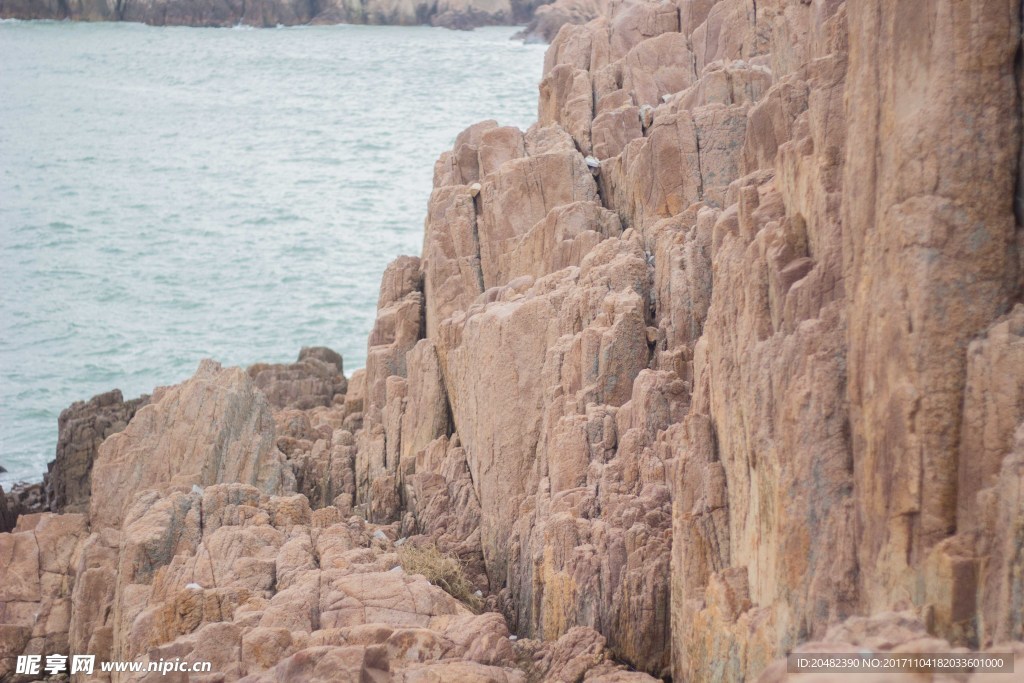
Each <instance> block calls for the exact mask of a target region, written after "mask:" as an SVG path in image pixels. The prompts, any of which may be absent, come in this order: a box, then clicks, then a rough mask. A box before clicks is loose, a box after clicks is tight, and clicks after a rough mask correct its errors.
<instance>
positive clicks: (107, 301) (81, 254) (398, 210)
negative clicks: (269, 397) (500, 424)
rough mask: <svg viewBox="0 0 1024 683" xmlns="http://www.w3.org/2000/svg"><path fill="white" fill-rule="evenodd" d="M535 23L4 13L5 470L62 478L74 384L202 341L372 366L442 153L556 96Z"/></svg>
mask: <svg viewBox="0 0 1024 683" xmlns="http://www.w3.org/2000/svg"><path fill="white" fill-rule="evenodd" d="M514 32H515V29H513V28H487V29H478V30H476V31H472V32H460V31H449V30H445V29H440V28H437V29H435V28H428V27H416V28H408V27H368V26H325V27H301V28H279V29H255V30H253V29H202V28H177V27H175V28H154V27H148V26H143V25H137V24H84V23H66V22H61V23H52V22H38V23H37V22H14V21H10V22H0V466H2V467H4V468H6V469H7V470H8V472H7V473H6V474H0V484H4V485H7V484H10V483H11V482H13V481H18V480H25V479H27V480H38V479H39V478H41V476H42V473H43V471H44V470H45V467H46V463H47V461H49V460H51V459H52V458H53V455H54V448H55V445H56V440H57V416H58V415H59V414H60V411H61V410H62V409H63V408H64V407H66V406H68V405H69V404H71V403H72V402H73V401H76V400H81V399H88V398H89V397H91V396H93V395H94V394H97V393H99V392H102V391H106V390H109V389H112V388H115V387H116V388H119V389H121V390H122V391H123V392H124V394H125V396H126V397H134V396H136V395H139V394H141V393H148V392H150V391H151V390H152V389H153V387H155V386H159V385H166V384H172V383H175V382H179V381H181V380H183V379H186V378H188V377H189V376H190V375H191V374H192V373H193V372H194V371H195V368H196V366H197V365H198V363H199V361H200V360H201V359H202V358H207V357H210V358H215V359H217V360H219V361H221V362H222V363H224V364H231V365H243V366H244V365H248V364H251V363H254V362H257V361H269V362H284V361H291V360H294V358H295V357H296V355H297V354H298V351H299V348H300V347H302V346H304V345H325V346H330V347H331V348H333V349H335V350H337V351H339V352H341V354H342V355H343V356H344V358H345V365H346V368H345V370H346V374H351V370H353V369H355V368H359V367H362V365H363V363H364V359H365V355H366V338H367V335H368V333H369V331H370V328H371V326H372V323H373V318H374V313H375V309H376V302H377V289H378V286H379V284H380V276H381V273H382V272H383V270H384V267H385V265H387V263H388V262H389V261H390V260H392V259H393V258H395V257H396V256H398V255H400V254H417V255H418V254H419V253H420V249H421V246H422V239H423V219H424V216H425V214H426V205H427V199H428V197H429V194H430V187H431V178H432V173H433V163H434V160H435V159H436V158H437V156H438V155H439V154H440V153H441V152H442V151H444V150H445V149H447V148H448V147H450V145H451V143H452V141H453V140H454V138H455V135H456V134H457V133H458V132H459V131H461V130H462V129H463V128H465V127H466V126H468V125H470V124H472V123H474V122H476V121H479V120H482V119H485V118H495V119H497V120H498V121H499V122H500V123H501V124H503V125H506V124H508V125H516V126H520V127H522V128H525V127H526V126H528V125H529V124H530V123H532V122H533V121H534V120H535V119H536V107H537V82H538V81H539V79H540V71H541V65H542V61H543V53H544V46H540V45H524V44H522V43H521V42H519V41H514V40H510V38H511V36H512V34H513V33H514Z"/></svg>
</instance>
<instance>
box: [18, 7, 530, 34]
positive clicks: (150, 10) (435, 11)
mask: <svg viewBox="0 0 1024 683" xmlns="http://www.w3.org/2000/svg"><path fill="white" fill-rule="evenodd" d="M542 4H543V0H399V1H398V2H391V1H387V0H356V1H354V2H349V1H342V0H271V1H269V2H264V1H256V0H187V1H183V0H121V1H119V2H82V1H81V0H72V1H71V2H65V1H64V0H0V19H22V20H56V21H60V20H71V21H130V22H138V23H143V24H151V25H154V26H205V27H229V26H236V25H245V26H255V27H265V28H273V27H275V26H297V25H303V24H373V25H395V26H418V25H424V24H427V25H431V26H441V27H444V28H451V29H460V30H471V29H473V28H476V27H478V26H494V25H505V26H513V25H519V24H524V23H526V22H528V21H530V19H531V17H532V16H533V13H534V10H535V9H536V8H537V7H539V6H540V5H542Z"/></svg>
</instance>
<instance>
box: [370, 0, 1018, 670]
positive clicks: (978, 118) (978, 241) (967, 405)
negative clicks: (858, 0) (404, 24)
mask: <svg viewBox="0 0 1024 683" xmlns="http://www.w3.org/2000/svg"><path fill="white" fill-rule="evenodd" d="M563 7H564V8H566V9H565V12H566V13H567V14H569V13H571V12H572V11H575V10H579V11H580V12H584V10H583V9H581V8H583V5H582V4H580V3H575V4H573V3H570V4H568V5H566V4H564V3H557V4H555V5H552V6H550V7H549V8H547V9H546V10H543V11H542V12H541V13H538V17H540V16H541V15H542V14H544V15H546V14H549V13H550V14H552V15H554V13H555V12H556V10H559V8H563ZM900 7H902V5H900ZM1019 9H1020V8H1019V3H1009V4H1006V3H1002V4H998V3H991V4H988V3H982V5H978V6H976V7H975V6H972V8H971V10H970V11H969V12H968V13H967V14H963V15H961V14H960V13H962V12H967V10H966V6H964V7H960V6H957V7H956V8H954V7H953V4H952V3H934V4H931V5H929V7H928V10H927V12H926V13H924V14H920V13H917V12H915V11H911V10H904V9H896V6H895V5H891V4H888V3H881V2H879V3H867V4H861V5H858V7H857V12H856V16H853V13H852V12H851V13H850V16H848V13H847V7H846V3H843V2H841V1H838V0H831V1H826V0H812V1H811V2H787V1H784V0H771V1H765V2H758V3H756V4H754V3H750V2H747V1H745V0H722V1H721V2H711V1H687V2H682V3H679V4H678V5H676V4H669V3H659V2H618V3H612V4H610V5H608V6H601V7H598V6H594V7H593V8H591V9H590V11H591V12H593V14H592V15H588V16H590V18H592V21H589V23H585V24H583V25H569V26H565V27H563V28H562V29H561V31H560V32H559V33H558V36H557V38H555V40H554V41H553V43H552V45H551V48H550V49H549V51H548V55H547V58H546V61H545V73H544V77H543V80H542V83H541V86H540V105H539V119H540V122H539V124H538V126H535V127H534V128H532V129H530V130H529V131H527V132H526V133H519V132H517V131H515V130H510V129H507V128H501V127H499V126H498V125H497V123H496V122H484V123H481V124H477V125H476V126H473V127H471V128H469V129H467V131H465V132H464V133H463V134H462V135H460V136H459V138H458V139H457V141H456V145H455V148H454V149H453V150H452V151H451V152H449V153H446V154H444V155H442V157H441V159H440V160H439V162H438V164H437V166H436V167H435V178H434V181H435V188H434V194H433V196H432V198H431V203H430V208H429V213H428V221H427V236H426V239H425V246H424V252H423V257H422V268H423V273H424V288H423V292H424V300H425V303H424V307H425V317H426V324H425V333H426V341H427V342H429V345H430V348H431V349H433V350H434V351H435V352H436V354H437V359H438V364H439V367H440V371H441V380H440V385H439V384H438V380H437V378H436V370H435V369H434V368H433V366H430V368H429V369H424V370H420V369H418V368H416V369H414V368H412V366H411V365H409V366H407V367H406V368H404V369H403V372H402V374H401V376H400V381H398V380H396V381H394V382H390V381H389V382H384V384H385V385H386V386H387V387H388V389H389V392H388V396H387V397H385V399H384V400H385V401H386V403H387V406H388V408H387V412H388V419H387V421H388V422H391V423H394V422H404V421H406V420H410V419H412V420H414V421H415V422H416V424H419V425H430V426H431V428H430V429H429V430H427V431H426V432H425V433H424V436H423V438H422V439H419V440H418V441H417V442H416V443H415V444H405V445H404V447H402V448H400V449H399V450H400V456H399V459H398V463H397V464H396V465H395V468H394V471H395V472H396V474H395V476H394V479H393V480H390V481H389V483H388V485H387V489H388V491H393V490H395V487H397V493H395V494H393V495H391V497H390V501H391V503H390V504H391V505H397V506H399V507H401V506H405V508H406V509H407V510H410V511H411V512H412V513H413V517H414V520H413V521H415V523H416V524H418V525H419V528H420V529H421V530H423V531H425V532H427V533H434V534H435V536H438V537H439V538H446V539H448V540H447V541H446V542H450V543H451V544H453V546H455V545H457V546H458V547H460V548H462V549H463V550H464V551H466V552H467V553H468V554H473V553H477V552H479V558H480V561H482V563H483V568H484V571H485V572H486V577H487V580H488V583H489V587H490V589H491V591H492V592H494V593H495V594H496V595H497V596H498V598H499V604H500V605H501V606H502V608H503V609H504V610H505V612H506V615H507V616H508V617H509V618H510V620H511V623H512V624H513V626H514V628H515V629H517V631H519V632H520V633H522V634H530V635H537V636H539V637H543V638H555V637H558V636H559V635H561V634H564V633H565V632H566V631H567V629H569V628H571V627H572V626H574V625H578V624H585V625H588V626H591V627H593V628H595V629H597V630H598V631H599V632H601V633H602V634H603V635H605V636H606V638H607V639H608V645H609V647H611V648H612V650H613V651H614V652H615V653H616V655H617V656H619V657H622V658H623V659H625V660H626V661H628V662H630V663H631V664H633V665H634V666H637V667H640V668H643V669H644V670H647V671H649V672H651V673H656V674H664V673H667V672H668V671H669V669H670V665H669V660H670V659H671V660H672V664H671V669H672V670H673V673H674V675H675V677H676V678H678V679H679V680H695V681H699V680H716V679H721V678H722V677H724V678H725V679H730V680H741V679H752V678H754V677H756V675H757V674H758V673H759V672H760V671H762V670H764V669H765V668H766V667H767V666H768V665H769V664H770V663H771V662H772V660H773V659H774V658H775V657H776V656H777V655H778V654H779V653H780V652H783V651H785V650H786V649H789V648H791V647H792V646H793V644H795V643H797V642H799V641H801V640H806V639H813V638H822V637H825V635H826V632H827V630H828V628H829V627H830V626H832V625H834V624H837V623H841V622H842V621H843V620H845V619H847V618H848V617H851V616H852V615H856V614H868V615H870V614H872V613H875V612H878V611H882V610H888V609H893V608H896V607H905V606H908V605H910V606H913V607H914V608H915V609H916V610H918V611H919V612H920V613H921V614H928V615H930V616H929V619H930V620H931V621H930V622H929V623H930V624H931V628H932V629H933V631H934V633H935V635H939V636H941V637H942V638H945V639H947V640H948V641H949V642H950V643H953V644H954V645H957V644H961V645H973V646H978V645H982V646H987V645H991V644H992V643H993V641H994V640H999V639H1006V638H1009V639H1015V638H1019V637H1020V636H1019V634H1017V632H1016V631H1015V630H1014V629H1018V628H1019V627H1018V626H1016V625H1015V623H1016V622H1014V621H1013V620H1012V619H1010V618H1009V617H1008V616H1007V615H1008V614H1009V613H1010V612H1009V610H1010V609H1012V608H1009V607H1007V606H1006V603H1007V601H1009V602H1010V603H1011V604H1012V603H1013V598H1012V597H1010V596H1012V595H1015V594H1016V593H1014V591H1015V590H1019V576H1020V575H1021V574H1020V572H1019V569H1018V567H1019V554H1018V551H1017V550H1016V545H1019V543H1018V542H1017V541H1014V540H1007V536H1005V535H1003V533H1002V532H1001V531H999V530H1000V529H1008V530H1012V529H1016V528H1017V526H1019V524H1018V522H1017V521H1016V520H1018V519H1019V514H1020V513H1019V507H1018V506H1017V504H1016V503H1013V502H1010V501H1013V500H1017V499H1016V498H1014V496H1015V495H1016V494H1014V493H1013V491H1014V490H1015V489H1013V486H1015V485H1016V484H1013V483H1012V482H1015V481H1016V478H1017V477H1016V474H1015V472H1016V470H1015V469H1014V467H1015V466H1014V465H1013V464H1012V463H1013V462H1014V461H1013V460H1012V453H1013V449H1014V448H1015V446H1014V443H1015V442H1014V438H1013V435H1014V432H1015V430H1016V428H1017V425H1019V424H1020V423H1021V420H1022V417H1024V405H1022V403H1021V398H1020V395H1021V391H1022V389H1021V386H1022V385H1021V383H1020V377H1019V374H1020V373H1019V372H1018V371H1017V366H1018V365H1020V362H1019V361H1020V359H1019V358H1018V355H1019V349H1018V346H1019V345H1018V343H1017V339H1018V336H1019V330H1018V329H1017V328H1018V327H1019V321H1018V320H1017V318H1018V317H1019V315H1018V314H1016V313H1015V314H1014V315H1012V316H1010V317H1009V318H1006V319H1001V318H1000V316H1001V315H1003V314H1005V313H1007V312H1008V311H1009V310H1010V308H1011V306H1012V304H1013V302H1014V301H1015V300H1017V299H1019V297H1020V289H1019V286H1020V272H1019V260H1020V255H1019V248H1018V243H1019V242H1018V240H1019V237H1018V235H1019V234H1020V229H1019V227H1018V226H1017V223H1016V219H1015V217H1014V214H1013V212H1012V201H1011V199H1012V197H1013V192H1014V178H1016V175H1015V174H1016V173H1017V164H1018V163H1019V155H1020V148H1021V147H1020V137H1019V128H1020V109H1019V101H1018V99H1017V95H1016V92H1017V89H1018V87H1019V83H1018V80H1017V79H1016V76H1015V72H1014V70H1013V56H1014V54H1015V53H1016V51H1017V50H1018V47H1019V42H1020V38H1019V30H1018V29H1019V26H1020V24H1019ZM598 15H600V16H598ZM577 16H580V15H577ZM926 17H932V19H927V20H926ZM954 26H971V27H972V32H971V33H970V35H969V36H967V35H966V34H965V35H960V34H958V33H957V32H956V31H955V30H954V28H953V27H954ZM910 34H914V35H915V36H917V37H918V38H919V39H918V40H917V41H916V42H914V43H913V44H914V45H915V46H917V47H915V48H914V49H911V48H909V47H905V46H906V45H908V42H907V41H906V40H905V39H904V37H905V36H908V35H910ZM918 34H920V35H919V36H918ZM911 42H913V41H911ZM883 44H884V49H883V48H881V47H879V46H880V45H883ZM897 46H900V47H897ZM940 46H941V47H940ZM918 48H919V49H918ZM961 50H962V51H963V52H964V55H965V60H966V61H965V62H964V64H965V65H967V66H965V70H963V71H961V72H959V73H958V77H957V78H956V79H946V78H944V77H943V76H942V74H943V73H945V72H946V71H948V70H951V69H954V67H953V66H952V62H953V61H956V59H957V58H956V57H955V55H956V54H958V53H959V52H960V51H961ZM879 55H882V57H881V59H882V60H883V63H884V64H887V65H889V67H887V68H886V69H879V67H878V64H879V59H880V57H879ZM951 60H952V61H951ZM968 80H969V81H970V82H968ZM911 81H912V82H913V85H912V86H911V85H910V82H911ZM996 100H998V104H997V105H995V104H994V105H993V106H989V105H988V104H987V103H989V102H993V103H994V102H996ZM952 120H956V121H958V122H959V124H958V127H957V129H956V130H955V131H954V130H952V128H950V127H949V126H948V125H946V122H948V121H952ZM897 131H904V132H900V133H899V136H898V137H899V143H898V144H895V145H889V144H888V142H887V141H888V140H889V136H890V135H895V134H896V132H897ZM921 131H925V132H921ZM927 131H931V132H927ZM968 139H970V140H973V141H974V142H973V143H970V144H968V143H967V142H966V140H968ZM967 149H971V150H972V151H970V152H967V151H966V150H967ZM588 154H589V155H593V156H594V157H595V158H596V163H594V159H588V160H587V161H586V162H585V163H586V166H587V168H588V169H591V170H592V174H593V175H594V176H596V180H597V191H596V192H593V191H591V190H590V189H589V186H588V182H587V180H588V178H587V176H586V175H584V173H583V170H584V166H583V165H582V164H580V162H581V161H583V159H582V157H583V156H584V155H588ZM965 155H969V156H970V157H971V164H977V165H985V166H986V167H989V166H991V167H992V168H994V169H995V170H994V171H993V173H992V177H993V183H992V184H991V185H987V186H986V187H985V189H984V192H983V193H978V192H975V191H973V190H972V187H974V185H975V184H976V180H975V178H977V177H982V176H984V175H985V173H984V172H982V171H981V170H980V169H979V170H978V171H976V172H971V173H967V174H964V173H963V171H962V168H963V164H962V163H961V162H960V159H961V158H963V157H965ZM911 159H913V160H915V161H913V162H912V161H911ZM970 168H975V166H974V165H971V166H970ZM535 188H539V189H535ZM549 189H550V193H549V192H547V190H549ZM978 226H984V228H981V227H978ZM947 261H948V266H947V265H944V264H946V262H947ZM954 292H955V294H954ZM944 293H946V294H944ZM979 299H984V304H980V303H979V304H977V305H974V304H973V303H970V302H973V301H978V300H979ZM940 337H941V338H940ZM972 340H973V342H972ZM410 343H411V342H410ZM421 343H422V342H421ZM417 348H420V347H417ZM423 348H426V347H423ZM409 357H410V358H411V357H412V354H410V355H409ZM431 357H432V356H431ZM421 372H423V373H426V374H425V375H423V376H422V377H420V378H419V379H417V374H419V373H421ZM854 375H856V376H854ZM391 389H394V391H391ZM441 396H444V397H446V400H445V401H442V400H441V398H440V397H441ZM449 418H450V424H449V427H448V431H447V433H445V434H441V433H440V430H441V428H442V425H444V424H445V423H446V421H447V420H448V419H449ZM376 433H377V437H376V438H377V442H376V446H375V447H376V448H377V451H378V452H380V453H382V454H387V453H390V452H391V450H392V444H391V442H390V441H391V440H392V439H393V438H395V437H394V436H393V435H394V434H395V433H396V432H395V430H394V429H393V428H387V427H384V426H382V427H380V428H379V429H378V430H377V432H376ZM430 435H437V438H438V441H435V442H430V443H429V444H428V445H426V446H424V445H423V444H424V443H425V442H426V438H427V436H430ZM416 449H422V450H419V451H418V454H417V453H414V452H415V451H416ZM414 456H415V457H414ZM389 457H390V456H386V455H382V456H381V458H382V459H388V458H389ZM463 461H464V462H465V470H466V472H468V481H467V479H466V477H465V474H463V473H461V470H460V469H459V468H460V467H461V463H462V462H463ZM442 463H448V464H447V465H443V464H442ZM444 468H447V470H445V471H442V470H444ZM880 472H884V473H885V474H884V476H880V475H879V473H880ZM370 479H372V477H371V478H368V479H367V481H366V483H365V486H366V487H367V489H368V490H369V489H370V488H372V486H373V483H372V482H371V481H370ZM400 481H404V482H412V486H411V487H410V486H409V485H408V484H405V486H404V488H403V485H402V484H401V483H400ZM460 482H461V483H460ZM1007 482H1011V483H1007ZM469 484H471V485H472V492H473V493H474V494H475V496H470V497H465V492H466V490H467V489H466V487H467V486H468V485H469ZM997 484H998V485H997ZM360 485H363V484H360V483H357V489H358V488H359V486H360ZM958 489H959V492H958ZM459 492H462V493H463V496H464V497H463V499H462V500H461V501H458V502H456V501H455V496H457V495H458V494H459ZM357 495H358V493H357ZM438 501H445V503H444V504H447V505H453V506H455V509H456V510H464V511H466V514H468V515H470V516H471V517H472V518H473V519H476V517H477V516H479V525H480V533H479V539H477V538H476V537H475V536H474V535H470V534H467V533H465V532H464V531H462V532H458V531H457V532H456V533H452V532H451V530H450V528H448V527H445V529H444V530H443V532H438V530H433V531H432V530H431V527H430V518H431V515H433V514H437V513H436V512H432V511H433V510H435V509H436V508H437V506H438V505H439V503H438ZM670 505H671V506H672V507H671V511H670V507H669V506H670ZM432 506H433V507H432ZM958 508H959V510H960V512H959V513H958V512H957V510H958ZM394 514H398V513H397V512H396V513H394ZM442 518H444V519H447V517H445V516H444V515H442ZM996 520H1000V521H996ZM449 524H450V522H449ZM958 530H959V531H961V533H959V534H957V535H956V536H953V534H954V532H956V531H958ZM1014 533H1015V532H1014ZM1010 536H1011V537H1013V538H1015V536H1013V534H1012V533H1011V534H1010ZM670 538H671V541H670ZM509 541H511V542H509ZM477 544H479V545H478V546H477ZM670 545H671V547H672V551H671V554H672V564H673V568H672V572H671V573H672V578H671V581H670V582H669V581H666V580H665V579H664V577H665V575H666V573H667V570H666V567H667V564H668V557H669V547H670ZM477 547H478V550H477ZM982 558H990V559H989V561H986V562H983V561H982ZM1014 558H1016V559H1014ZM992 562H994V563H995V564H994V565H993V564H992ZM1015 563H1016V564H1015ZM981 567H986V568H988V570H987V571H985V572H982V571H981ZM670 592H671V596H672V597H671V603H672V608H671V628H670V626H669V610H668V609H667V607H666V603H667V601H668V596H669V593H670ZM996 596H999V597H996ZM640 615H643V616H642V617H641V616H640ZM723 662H724V663H725V664H724V666H725V668H724V669H723V668H722V666H723Z"/></svg>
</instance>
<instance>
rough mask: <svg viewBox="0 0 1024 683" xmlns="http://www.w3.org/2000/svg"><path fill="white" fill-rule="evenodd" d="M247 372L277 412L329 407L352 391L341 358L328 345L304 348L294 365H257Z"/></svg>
mask: <svg viewBox="0 0 1024 683" xmlns="http://www.w3.org/2000/svg"><path fill="white" fill-rule="evenodd" d="M247 372H248V373H249V376H250V377H252V379H253V382H255V383H256V386H257V387H259V389H260V391H262V392H263V395H264V396H266V397H267V400H268V401H270V405H271V406H272V407H273V408H274V409H275V410H280V409H282V408H296V409H299V410H307V409H309V408H313V407H316V406H329V405H331V403H332V402H333V401H334V397H335V396H344V395H345V392H346V391H347V389H348V383H347V382H346V380H345V374H344V364H343V362H342V359H341V356H340V355H339V354H338V353H337V352H335V351H332V350H331V349H328V348H327V347H324V346H316V347H311V348H304V349H302V350H301V351H300V352H299V359H298V360H297V361H296V362H294V363H290V364H279V365H268V364H266V363H257V364H256V365H251V366H249V368H248V370H247Z"/></svg>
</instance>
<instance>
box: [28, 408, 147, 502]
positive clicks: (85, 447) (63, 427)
mask: <svg viewBox="0 0 1024 683" xmlns="http://www.w3.org/2000/svg"><path fill="white" fill-rule="evenodd" d="M148 403H149V396H140V397H139V398H136V399H132V400H130V401H125V400H124V397H123V396H122V395H121V392H120V390H118V389H114V390H113V391H108V392H106V393H103V394H99V395H97V396H93V397H92V398H91V399H89V400H88V401H78V402H76V403H73V404H71V405H70V406H68V407H67V408H65V409H64V410H63V411H61V414H60V418H58V420H57V457H56V458H55V459H54V460H53V461H52V462H51V463H50V464H49V467H48V471H47V473H46V476H45V477H44V479H43V489H44V491H45V493H46V507H47V509H49V510H50V511H51V512H85V511H86V510H87V509H88V507H89V492H90V491H91V486H92V467H93V463H94V462H95V460H96V456H97V452H98V451H99V447H100V444H101V443H103V440H104V439H106V438H107V437H108V436H110V435H112V434H116V433H118V432H120V431H122V430H124V428H125V427H127V426H128V423H129V422H130V421H131V419H132V417H134V415H135V413H136V412H137V411H138V410H139V409H140V408H142V407H143V406H145V405H146V404H148Z"/></svg>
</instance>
